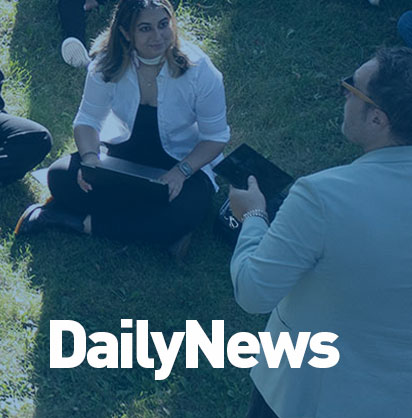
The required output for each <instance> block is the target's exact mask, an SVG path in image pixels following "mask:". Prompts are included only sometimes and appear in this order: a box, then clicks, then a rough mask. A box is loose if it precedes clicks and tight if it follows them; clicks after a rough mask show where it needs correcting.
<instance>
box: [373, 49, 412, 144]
mask: <svg viewBox="0 0 412 418" xmlns="http://www.w3.org/2000/svg"><path fill="white" fill-rule="evenodd" d="M375 58H376V59H377V61H378V65H379V67H378V70H377V71H376V73H375V74H373V75H372V77H371V79H370V80H369V83H368V87H367V89H368V94H369V96H370V97H371V98H372V99H373V100H374V101H375V103H377V104H378V105H379V107H380V108H381V109H382V110H383V111H384V112H385V113H386V115H387V117H388V119H389V122H390V125H391V132H392V134H393V136H394V139H395V140H397V141H398V142H399V143H401V144H403V145H412V49H411V48H406V47H396V48H384V49H381V50H379V51H378V52H377V53H376V55H375Z"/></svg>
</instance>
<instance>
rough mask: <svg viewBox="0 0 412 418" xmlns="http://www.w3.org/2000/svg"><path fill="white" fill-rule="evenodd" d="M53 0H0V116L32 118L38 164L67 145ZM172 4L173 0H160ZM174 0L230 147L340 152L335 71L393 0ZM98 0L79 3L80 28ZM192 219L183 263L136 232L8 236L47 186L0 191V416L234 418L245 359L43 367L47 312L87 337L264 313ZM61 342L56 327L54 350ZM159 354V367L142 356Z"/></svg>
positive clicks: (290, 158) (347, 150)
mask: <svg viewBox="0 0 412 418" xmlns="http://www.w3.org/2000/svg"><path fill="white" fill-rule="evenodd" d="M56 3H57V0H52V1H50V0H0V42H1V43H0V68H2V70H3V72H4V73H5V75H6V77H7V81H6V83H5V86H4V98H5V101H6V104H7V110H8V111H9V113H13V114H16V115H20V116H25V117H29V118H31V119H34V120H36V121H38V122H40V123H42V124H43V125H45V126H47V127H48V128H49V130H50V131H51V133H52V135H53V137H54V147H53V150H52V152H51V154H50V155H49V156H48V157H47V159H46V160H45V161H44V163H43V166H47V165H49V164H50V163H51V162H52V161H54V160H55V159H56V158H57V157H59V156H61V155H63V154H65V153H68V152H70V151H71V150H73V149H74V143H73V139H72V128H71V123H72V120H73V118H74V115H75V113H76V110H77V107H78V104H79V102H80V98H81V93H82V89H83V82H84V77H85V71H84V70H76V69H73V68H70V67H68V66H67V65H65V64H64V63H63V61H62V59H61V58H60V55H59V48H60V43H61V33H60V26H59V21H58V16H57V10H56ZM175 3H179V2H177V1H176V2H175ZM382 3H383V4H382V6H381V7H380V8H374V7H371V6H370V5H369V3H368V2H367V0H311V1H309V0H294V1H291V0H254V1H251V0H196V1H195V0H193V1H189V0H183V1H181V2H180V3H179V4H180V6H179V15H180V20H181V22H182V26H183V27H184V28H185V31H186V32H187V34H186V36H188V37H189V38H192V39H194V40H196V42H198V43H199V44H200V45H201V46H202V47H203V48H204V49H205V50H206V51H207V52H208V53H209V54H210V55H211V57H212V58H213V61H214V62H215V64H216V66H217V67H218V68H219V69H220V70H221V71H222V72H223V74H224V77H225V85H226V91H227V105H228V118H229V123H230V125H231V129H232V140H231V143H230V145H229V147H228V148H227V151H230V150H231V149H233V148H234V147H235V146H237V145H239V144H240V143H242V142H247V143H248V144H250V145H252V146H253V147H254V148H255V149H257V150H258V151H260V152H261V153H263V154H264V155H265V156H267V157H268V158H269V159H271V160H272V161H274V162H275V163H276V164H278V165H279V166H280V167H282V168H283V169H285V170H286V171H288V172H289V173H290V174H291V175H293V176H295V177H297V176H301V175H305V174H308V173H311V172H313V171H317V170H321V169H324V168H327V167H331V166H334V165H337V164H344V163H347V162H350V161H351V160H352V159H353V158H355V157H356V156H358V155H359V150H358V149H356V148H354V147H353V146H351V145H350V144H348V143H346V142H345V140H344V138H343V137H342V135H341V133H340V124H341V120H342V106H343V99H342V98H341V97H340V96H339V92H338V88H337V86H338V83H337V80H339V79H340V78H341V77H344V76H346V75H349V74H351V73H352V72H353V71H354V70H355V69H356V67H357V66H359V65H360V64H361V63H362V62H364V61H365V60H367V59H368V57H369V56H370V55H371V54H372V53H373V51H374V50H375V49H376V48H377V47H378V46H382V45H386V46H392V45H396V44H400V43H401V41H400V39H399V38H398V37H397V35H396V20H397V18H398V17H399V16H400V14H401V13H402V12H403V11H405V10H407V8H408V7H410V1H408V0H399V1H396V0H392V1H389V0H386V1H385V0H383V1H382ZM111 6H112V2H110V1H109V2H108V4H106V5H105V6H104V7H103V8H101V9H100V10H99V11H98V12H97V11H94V12H93V13H91V15H90V16H89V22H88V23H89V24H88V32H89V35H90V37H92V36H94V35H95V34H96V33H97V32H98V30H99V29H100V28H102V27H103V26H104V25H105V23H106V22H107V20H108V18H109V15H110V9H111ZM226 193H227V187H226V186H225V185H223V187H222V189H221V191H220V192H219V194H218V195H217V196H216V199H215V204H214V213H212V214H211V215H210V217H209V218H208V219H207V221H206V222H205V224H204V225H203V227H202V228H200V229H199V230H198V231H196V233H195V236H194V240H193V244H192V246H191V248H190V251H189V254H188V257H187V259H186V260H185V262H184V263H178V262H176V261H174V260H173V259H172V258H171V257H170V256H169V255H168V254H167V253H166V252H165V251H163V250H161V249H159V248H153V247H149V246H147V245H144V244H139V243H137V244H133V245H130V244H129V245H125V244H123V243H119V242H112V241H109V240H104V239H97V238H94V237H81V236H77V235H73V234H70V233H65V232H60V231H54V230H51V231H46V232H44V233H41V234H38V235H35V236H30V237H21V238H18V239H16V238H15V237H14V236H13V235H12V231H13V227H14V225H15V222H16V221H17V219H18V216H19V214H20V213H21V212H22V210H23V209H24V208H25V207H26V206H27V205H29V204H31V203H32V202H33V201H38V200H40V199H44V198H46V197H47V190H45V189H44V188H42V187H41V186H39V185H38V184H37V183H36V181H34V180H33V179H32V178H31V177H30V176H26V178H25V179H24V180H23V181H20V182H17V183H15V184H12V185H10V186H7V187H3V188H0V208H1V210H0V417H2V418H5V417H38V418H47V417H56V418H65V417H82V418H83V417H91V418H93V417H113V418H114V417H118V418H120V417H122V418H126V417H127V418H131V417H143V418H149V417H169V416H170V417H182V418H183V417H187V418H189V417H199V418H200V417H202V418H214V417H242V416H244V414H245V412H246V409H247V403H248V399H249V392H250V389H251V384H250V379H249V376H248V371H247V370H242V369H236V368H234V367H232V366H230V364H229V363H228V362H227V363H226V366H225V368H224V369H213V368H212V367H211V366H210V364H209V363H208V362H207V361H206V360H205V359H204V358H202V356H200V357H201V360H200V364H199V368H198V369H186V368H185V357H184V352H183V351H182V352H181V353H180V354H179V356H178V358H177V361H176V364H175V366H174V368H173V370H172V373H171V375H170V377H169V378H168V379H166V380H164V381H155V380H154V373H153V370H150V369H143V368H141V367H139V366H138V365H137V364H135V367H134V368H133V369H131V370H130V369H129V370H128V369H93V368H91V367H90V366H89V365H88V364H87V363H86V362H84V364H82V365H81V366H79V367H77V368H75V369H50V368H49V321H50V320H52V319H54V320H56V319H71V320H75V321H78V322H80V323H81V324H82V325H83V327H84V328H85V330H86V333H87V335H90V334H91V333H93V332H97V331H106V332H111V333H113V334H115V335H116V336H117V337H118V338H119V336H120V332H121V328H120V319H121V318H133V319H145V320H148V321H149V328H150V330H151V331H162V332H163V333H164V334H165V335H166V336H168V337H170V336H171V333H172V332H173V331H180V330H184V328H185V321H186V320H187V319H196V320H198V321H199V323H200V324H201V325H202V327H203V328H204V329H205V330H207V332H208V333H210V331H211V321H212V320H213V319H224V320H225V332H226V336H227V337H230V336H231V335H233V334H234V333H236V332H240V331H245V332H252V333H254V334H256V333H257V332H258V331H262V330H263V329H264V325H265V322H266V320H267V317H266V316H253V315H248V314H245V313H243V312H242V311H241V309H240V308H239V307H237V305H236V303H235V302H234V299H233V295H232V285H231V281H230V276H229V268H228V267H229V260H230V256H231V249H230V248H229V247H228V246H227V245H226V244H225V243H223V242H220V241H219V240H217V239H216V238H215V237H214V235H213V233H212V225H213V220H214V216H215V213H216V210H217V208H218V206H219V204H221V203H222V201H223V200H224V198H225V195H226ZM71 344H72V342H71V341H69V340H68V339H65V347H66V348H67V349H68V350H70V347H71ZM156 366H157V367H159V364H158V363H156Z"/></svg>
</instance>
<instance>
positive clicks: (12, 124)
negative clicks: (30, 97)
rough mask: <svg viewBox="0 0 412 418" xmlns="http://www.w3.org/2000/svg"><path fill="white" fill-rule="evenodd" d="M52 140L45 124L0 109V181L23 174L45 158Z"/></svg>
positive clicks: (7, 180) (17, 177) (12, 178)
mask: <svg viewBox="0 0 412 418" xmlns="http://www.w3.org/2000/svg"><path fill="white" fill-rule="evenodd" d="M51 144H52V138H51V135H50V133H49V131H48V130H47V129H46V128H45V127H44V126H42V125H40V124H39V123H37V122H33V121H31V120H29V119H24V118H20V117H17V116H12V115H9V114H7V113H1V112H0V183H3V184H6V183H10V182H12V181H14V180H17V179H20V178H22V177H23V176H24V175H25V174H26V173H27V172H28V171H29V170H31V169H32V168H34V167H35V166H36V165H37V164H39V163H40V162H41V161H42V160H43V159H44V157H45V156H46V155H47V153H48V152H49V151H50V148H51Z"/></svg>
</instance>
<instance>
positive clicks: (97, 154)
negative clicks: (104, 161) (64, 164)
mask: <svg viewBox="0 0 412 418" xmlns="http://www.w3.org/2000/svg"><path fill="white" fill-rule="evenodd" d="M90 154H93V155H95V156H96V157H98V156H99V153H97V152H96V151H87V152H85V153H84V154H82V155H80V158H81V159H82V160H83V159H84V157H85V156H86V155H90Z"/></svg>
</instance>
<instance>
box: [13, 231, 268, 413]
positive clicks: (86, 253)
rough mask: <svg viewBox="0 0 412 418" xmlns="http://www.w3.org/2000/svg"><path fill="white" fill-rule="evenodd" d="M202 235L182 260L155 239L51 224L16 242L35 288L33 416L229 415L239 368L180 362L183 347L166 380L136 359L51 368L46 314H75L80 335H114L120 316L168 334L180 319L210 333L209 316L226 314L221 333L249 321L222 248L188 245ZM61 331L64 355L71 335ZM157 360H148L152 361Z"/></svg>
mask: <svg viewBox="0 0 412 418" xmlns="http://www.w3.org/2000/svg"><path fill="white" fill-rule="evenodd" d="M209 239H211V237H210V236H207V237H205V236H198V237H197V238H196V241H197V242H195V243H194V247H193V251H192V252H191V254H189V257H188V260H187V263H183V264H179V263H176V262H175V261H174V260H173V259H171V258H170V256H169V255H168V254H167V253H165V252H164V251H162V250H160V249H154V248H147V247H145V246H143V245H141V246H138V245H130V246H124V245H122V244H120V243H116V242H110V243H109V242H107V241H105V240H99V239H95V238H88V237H81V236H74V235H71V234H65V233H61V232H58V231H49V232H47V233H44V234H41V235H38V236H34V237H30V239H29V240H28V241H27V240H24V241H23V240H20V239H19V240H17V241H16V242H15V245H14V248H13V252H14V253H15V255H16V256H17V255H18V254H20V253H21V251H20V250H21V246H24V247H26V246H27V245H29V247H30V251H31V254H32V262H31V264H30V268H31V272H32V273H34V274H35V277H34V281H33V285H34V286H35V287H40V288H41V289H42V294H43V306H42V316H41V319H40V322H39V324H38V327H39V328H38V336H37V339H36V350H35V352H34V381H35V382H34V383H35V384H36V386H37V387H38V392H37V396H36V403H37V408H36V416H38V417H41V418H43V417H49V416H50V417H55V416H56V417H57V416H59V417H69V416H79V417H97V416H98V417H106V416H107V417H109V416H117V415H115V414H120V415H119V416H121V413H128V415H127V416H138V417H158V416H168V414H171V416H175V417H178V416H181V417H184V416H198V417H209V416H227V417H229V416H236V413H235V411H239V410H242V408H245V399H246V397H247V392H248V377H247V375H246V374H245V373H243V372H241V371H239V370H234V369H233V368H227V369H224V370H213V369H212V368H211V366H210V365H208V364H207V363H206V361H202V360H201V362H200V367H199V369H196V370H186V369H185V357H184V350H183V351H182V352H181V353H180V354H179V356H178V359H177V362H176V364H175V367H174V369H173V371H172V374H171V376H170V377H169V378H168V379H167V380H165V381H155V380H154V374H153V370H144V369H142V368H141V367H140V366H138V365H137V364H136V362H135V364H134V368H133V369H132V370H127V369H123V370H122V369H116V370H108V369H100V370H99V369H93V368H91V367H90V366H88V365H87V363H86V361H85V362H84V364H82V365H81V366H79V367H77V368H75V369H50V368H49V343H50V341H49V321H50V320H51V319H71V320H75V321H78V322H79V323H80V324H82V326H83V327H84V328H85V330H86V334H87V335H90V334H91V333H93V332H98V331H105V332H110V333H113V334H114V335H116V337H117V338H118V340H119V341H120V332H121V328H120V319H121V318H133V319H147V320H149V329H150V331H161V332H163V333H164V335H165V336H166V339H167V340H168V342H169V339H170V337H171V335H172V333H173V332H174V331H184V330H185V321H186V320H187V319H196V320H198V321H199V322H200V324H201V325H202V326H203V327H204V329H205V331H206V332H207V333H208V335H210V331H211V320H212V319H225V329H226V332H227V334H226V335H227V336H230V335H232V334H233V333H235V332H238V330H240V329H242V330H243V331H245V330H246V329H245V328H249V329H250V328H253V327H254V326H256V321H255V324H253V323H252V322H253V321H250V319H247V318H245V316H244V315H243V314H241V313H240V311H239V308H238V307H237V306H235V303H234V301H233V298H232V291H231V288H230V285H229V280H228V277H227V271H224V270H223V271H222V268H223V267H224V266H225V265H226V261H227V258H228V256H229V253H228V251H227V249H226V248H225V247H222V246H221V244H218V243H217V244H216V243H215V244H213V245H211V246H210V248H204V249H203V250H202V251H203V253H204V254H203V256H202V257H196V254H194V253H195V251H196V249H195V246H196V248H200V247H199V246H201V245H202V243H204V242H205V241H207V240H209ZM217 253H219V254H220V256H217ZM212 257H213V259H214V260H215V263H213V265H211V263H210V259H212ZM260 322H261V321H260ZM261 324H262V325H263V323H262V322H261ZM63 341H64V343H63V346H64V348H65V353H66V355H70V354H71V353H72V351H73V342H72V340H71V338H69V337H67V336H66V337H65V338H64V340H63ZM89 343H90V341H89ZM88 347H89V348H90V345H89V344H88ZM159 365H160V363H159V362H158V361H157V360H156V363H155V367H156V368H158V367H159ZM228 400H229V401H230V402H228ZM200 406H201V407H200ZM216 409H218V410H219V412H216Z"/></svg>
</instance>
